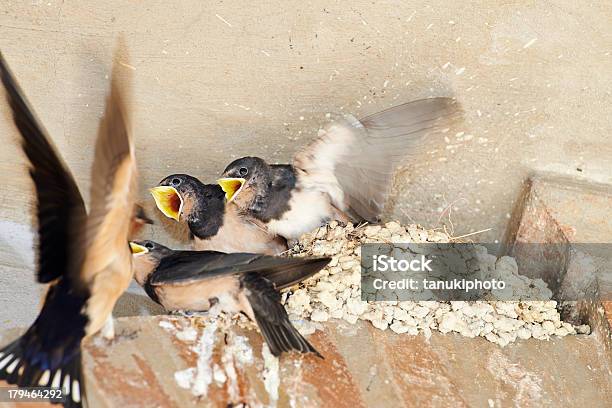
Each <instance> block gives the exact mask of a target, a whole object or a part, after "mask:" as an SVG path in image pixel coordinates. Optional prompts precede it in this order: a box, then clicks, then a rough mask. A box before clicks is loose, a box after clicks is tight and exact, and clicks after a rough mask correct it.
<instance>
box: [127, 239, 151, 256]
mask: <svg viewBox="0 0 612 408" xmlns="http://www.w3.org/2000/svg"><path fill="white" fill-rule="evenodd" d="M130 249H131V250H132V254H134V255H137V256H138V255H144V254H146V253H147V252H149V250H148V249H147V248H146V247H144V246H142V245H139V244H137V243H135V242H130Z"/></svg>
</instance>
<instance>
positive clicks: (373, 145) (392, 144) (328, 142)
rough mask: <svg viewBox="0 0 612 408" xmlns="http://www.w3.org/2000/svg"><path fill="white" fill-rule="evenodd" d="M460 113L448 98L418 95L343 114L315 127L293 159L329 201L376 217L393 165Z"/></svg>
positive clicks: (360, 214) (371, 218)
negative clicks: (359, 114)
mask: <svg viewBox="0 0 612 408" xmlns="http://www.w3.org/2000/svg"><path fill="white" fill-rule="evenodd" d="M459 116H460V109H459V107H458V105H457V104H456V102H455V100H454V99H452V98H430V99H421V100H417V101H413V102H409V103H405V104H403V105H399V106H395V107H393V108H390V109H387V110H384V111H382V112H378V113H375V114H373V115H370V116H367V117H365V118H363V119H361V120H357V119H356V118H354V117H352V116H350V115H347V116H344V117H342V118H340V119H339V120H337V121H335V122H333V123H330V124H329V125H327V126H326V127H324V128H323V129H321V130H320V131H319V138H317V139H315V140H314V141H313V142H312V143H311V144H310V145H309V146H307V147H306V148H305V149H304V150H303V151H301V152H300V153H299V154H298V155H296V157H295V160H294V165H295V167H296V168H298V169H300V170H302V171H303V172H304V173H305V176H304V177H303V178H306V179H307V180H308V179H309V181H308V182H309V183H310V184H311V186H310V187H313V188H319V189H321V190H323V191H326V192H328V194H329V195H330V197H331V199H332V202H333V204H334V206H336V207H337V208H339V209H340V210H342V211H346V212H348V213H349V214H350V215H351V216H354V217H355V218H357V219H358V220H359V219H363V220H367V221H372V222H375V221H377V220H378V217H379V216H380V214H381V212H382V211H383V209H384V206H385V203H386V202H387V198H388V196H389V193H390V190H391V184H392V180H393V174H394V170H395V169H396V167H398V166H399V165H400V164H402V163H406V162H410V160H411V158H412V157H415V156H416V155H418V154H420V153H423V146H425V144H424V143H423V142H424V141H425V139H426V136H428V135H430V134H432V133H434V132H436V131H439V130H441V129H443V128H447V127H449V126H450V124H451V123H452V122H453V121H454V120H456V119H457V118H458V117H459Z"/></svg>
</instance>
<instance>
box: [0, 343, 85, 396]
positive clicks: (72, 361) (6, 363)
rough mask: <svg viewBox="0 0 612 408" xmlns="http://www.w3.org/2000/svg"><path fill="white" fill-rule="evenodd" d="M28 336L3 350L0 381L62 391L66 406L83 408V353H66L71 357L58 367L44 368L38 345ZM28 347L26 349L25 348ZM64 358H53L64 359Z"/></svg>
mask: <svg viewBox="0 0 612 408" xmlns="http://www.w3.org/2000/svg"><path fill="white" fill-rule="evenodd" d="M27 336H28V334H27V333H26V335H24V337H20V338H18V339H17V340H15V341H13V342H12V343H10V344H9V345H8V346H6V347H4V348H3V349H2V350H0V380H4V381H6V382H7V383H9V384H15V385H17V386H19V387H51V388H61V389H62V397H64V400H65V402H64V403H63V405H64V407H70V408H73V407H74V408H77V407H82V406H83V405H84V403H83V396H84V395H85V389H84V386H85V384H84V382H83V375H82V369H81V352H80V349H77V350H64V351H65V353H64V355H69V356H70V357H69V358H68V359H67V360H66V361H65V362H62V364H61V365H59V366H57V367H55V368H47V367H45V365H46V364H45V362H46V361H48V359H46V358H44V357H43V356H42V353H41V352H40V351H39V349H38V347H37V346H39V345H38V344H36V343H35V342H31V341H28V340H29V339H28V338H27ZM25 345H27V346H25ZM62 357H64V356H53V358H58V359H60V360H63V358H62Z"/></svg>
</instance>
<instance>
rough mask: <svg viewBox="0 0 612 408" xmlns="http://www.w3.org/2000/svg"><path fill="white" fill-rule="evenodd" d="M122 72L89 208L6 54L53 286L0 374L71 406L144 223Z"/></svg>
mask: <svg viewBox="0 0 612 408" xmlns="http://www.w3.org/2000/svg"><path fill="white" fill-rule="evenodd" d="M117 70H118V66H115V70H114V72H113V78H112V81H111V91H110V96H109V97H108V99H107V101H106V110H105V113H104V117H103V118H102V120H101V122H100V127H99V130H98V137H97V143H96V147H95V157H94V161H93V166H92V181H91V203H90V204H91V205H90V211H89V215H87V213H86V210H85V205H84V203H83V199H82V197H81V193H80V192H79V189H78V187H77V185H76V183H75V180H74V178H73V176H72V174H71V173H70V171H69V170H68V168H67V167H66V165H65V164H64V163H63V161H62V159H61V158H60V156H59V154H58V153H57V151H56V149H55V148H54V147H53V145H52V143H51V141H50V139H49V137H48V135H47V132H46V131H45V129H44V127H43V126H42V124H41V123H40V122H39V120H38V119H37V118H36V116H35V114H34V112H33V110H32V109H31V107H30V106H29V104H28V102H27V101H26V98H25V96H24V95H23V92H22V91H21V89H20V88H19V86H18V85H17V82H16V80H15V78H14V77H13V75H12V73H11V72H10V70H9V68H8V66H7V64H6V61H5V60H4V58H3V57H1V56H0V75H1V77H2V78H1V79H2V83H3V85H4V88H5V90H6V96H7V100H8V102H9V104H10V106H11V109H12V112H13V120H14V123H15V125H16V127H17V129H18V130H19V133H20V135H21V144H22V148H23V151H24V153H25V155H26V156H27V158H28V160H29V162H30V176H31V178H32V181H33V182H34V186H35V192H36V199H37V205H36V214H37V220H38V253H37V280H38V282H40V283H43V284H49V288H48V291H47V295H46V297H45V301H44V304H43V307H42V309H41V311H40V314H39V315H38V317H37V318H36V320H35V321H34V323H33V324H32V325H31V326H30V327H29V328H28V330H27V331H26V332H25V334H23V335H22V336H21V337H19V338H18V339H17V340H15V341H13V342H12V343H10V344H9V345H8V346H6V347H4V348H2V349H1V350H0V380H5V381H7V382H8V383H10V384H16V385H18V386H20V387H36V386H44V387H54V388H62V389H63V390H64V396H65V397H66V401H65V402H64V405H65V406H68V407H73V406H75V407H80V406H82V405H83V403H84V402H83V401H84V400H85V389H84V387H85V383H84V382H83V377H82V369H81V349H80V345H81V341H82V340H83V338H85V337H88V336H92V335H94V334H95V333H97V332H99V331H102V333H103V335H104V336H105V337H107V338H112V336H113V333H114V332H113V325H112V322H113V320H112V315H111V312H112V310H113V306H114V305H115V302H116V301H117V299H118V298H119V296H120V295H121V294H122V293H123V291H124V290H125V289H126V288H127V287H128V285H129V283H130V280H131V278H132V275H133V273H132V255H131V251H130V248H129V244H128V238H129V236H130V233H131V230H132V229H133V228H134V227H136V226H137V225H138V224H140V223H141V222H142V220H143V218H142V215H140V216H139V215H138V209H137V208H134V196H133V195H134V192H135V191H136V164H135V159H134V149H133V146H132V142H131V135H130V132H131V131H130V127H129V118H128V116H127V112H126V110H125V103H124V102H125V101H124V99H125V98H124V95H122V90H121V89H120V86H119V84H118V82H119V81H118V80H119V78H118V77H117V72H116V71H117ZM126 209H134V210H127V211H126ZM134 215H136V216H137V217H136V219H134ZM138 218H141V219H140V221H139V219H138Z"/></svg>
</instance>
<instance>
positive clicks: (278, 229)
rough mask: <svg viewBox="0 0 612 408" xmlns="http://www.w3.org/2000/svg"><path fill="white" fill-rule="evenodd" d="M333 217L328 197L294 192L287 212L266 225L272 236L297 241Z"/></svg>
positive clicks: (323, 194) (312, 192) (320, 194)
mask: <svg viewBox="0 0 612 408" xmlns="http://www.w3.org/2000/svg"><path fill="white" fill-rule="evenodd" d="M333 215H334V211H333V208H332V206H331V204H330V202H329V196H328V195H327V194H325V193H323V192H321V191H314V190H302V191H300V192H297V193H296V192H294V193H293V194H292V196H291V199H290V200H289V210H288V211H286V212H285V213H284V214H283V215H282V217H281V218H280V219H278V220H272V221H269V222H268V224H267V225H266V226H267V227H268V230H269V231H270V232H271V233H272V234H276V235H280V236H283V237H285V238H286V239H298V238H299V237H300V236H302V235H303V234H305V233H307V232H311V231H312V230H314V229H315V228H317V227H320V226H321V225H323V224H325V223H326V222H327V221H328V220H330V219H331V218H332V217H333Z"/></svg>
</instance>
